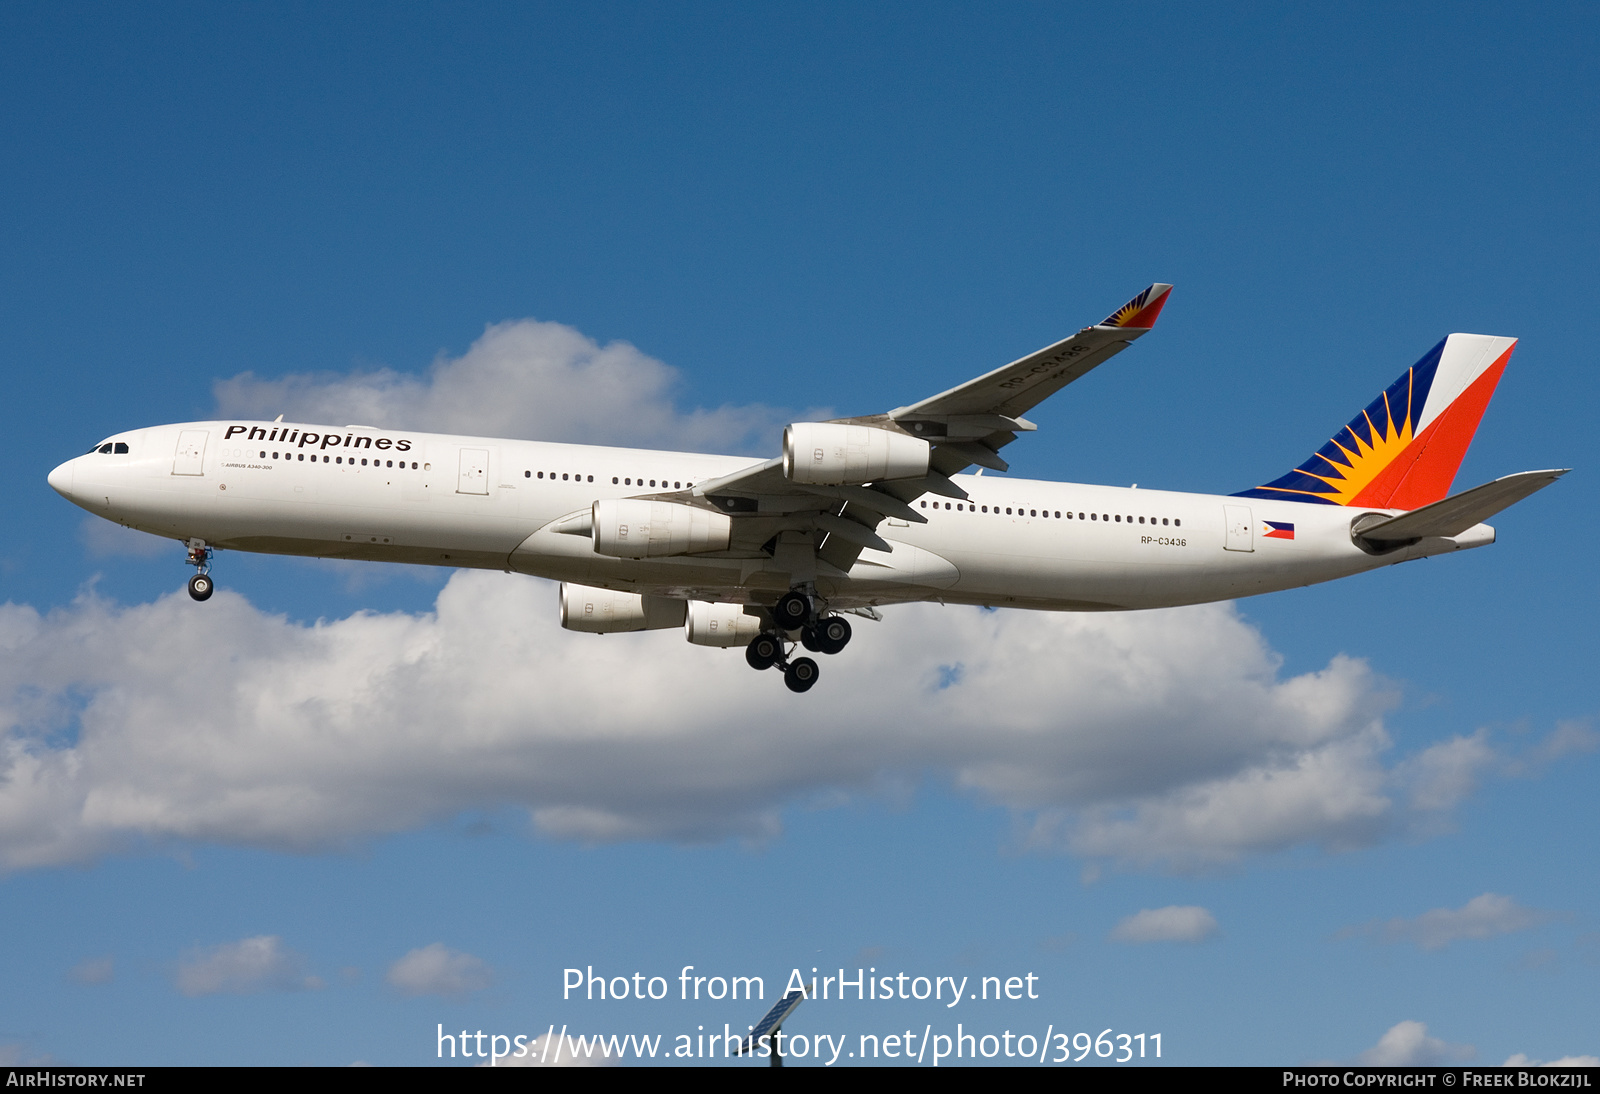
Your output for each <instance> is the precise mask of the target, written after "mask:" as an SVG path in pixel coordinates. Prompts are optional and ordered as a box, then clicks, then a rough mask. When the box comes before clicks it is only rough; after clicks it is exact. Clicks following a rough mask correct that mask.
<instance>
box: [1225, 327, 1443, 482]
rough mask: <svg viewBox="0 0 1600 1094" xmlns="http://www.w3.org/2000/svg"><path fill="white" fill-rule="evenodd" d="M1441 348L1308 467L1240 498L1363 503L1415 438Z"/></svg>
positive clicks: (1335, 438)
mask: <svg viewBox="0 0 1600 1094" xmlns="http://www.w3.org/2000/svg"><path fill="white" fill-rule="evenodd" d="M1443 348H1444V343H1443V342H1440V343H1439V345H1438V346H1436V347H1434V349H1433V351H1432V352H1431V353H1429V354H1428V355H1427V356H1426V357H1424V358H1423V359H1422V360H1420V361H1418V362H1417V363H1416V364H1415V365H1413V366H1412V367H1411V368H1409V369H1407V370H1406V372H1405V374H1404V375H1403V376H1401V377H1400V378H1399V379H1398V380H1396V381H1395V382H1394V383H1392V384H1390V385H1389V388H1388V390H1387V391H1385V392H1384V393H1383V394H1382V395H1379V396H1378V397H1377V398H1376V399H1374V400H1372V402H1370V403H1368V404H1367V408H1366V409H1365V410H1363V411H1362V412H1361V413H1360V414H1357V415H1356V416H1355V417H1354V418H1352V419H1351V420H1350V423H1349V424H1348V425H1346V426H1345V427H1344V428H1343V429H1341V430H1339V432H1338V433H1336V434H1334V436H1333V439H1332V440H1330V441H1329V442H1328V443H1327V444H1325V445H1323V446H1322V447H1321V448H1319V449H1317V451H1316V453H1315V454H1314V455H1313V456H1312V457H1311V458H1310V459H1309V460H1307V461H1306V462H1305V463H1303V464H1301V465H1300V466H1299V467H1297V468H1295V469H1294V470H1293V471H1291V472H1289V473H1288V474H1287V475H1284V476H1282V477H1280V478H1276V479H1274V480H1272V481H1271V482H1269V483H1267V484H1266V485H1265V486H1258V487H1256V488H1255V489H1254V490H1245V491H1242V492H1241V493H1240V495H1239V496H1241V497H1256V498H1282V499H1284V500H1286V501H1315V502H1323V503H1325V504H1328V505H1351V504H1360V503H1361V502H1359V501H1358V499H1360V497H1361V494H1362V492H1363V491H1364V490H1366V489H1367V487H1369V486H1371V485H1372V482H1373V480H1374V479H1376V478H1377V477H1378V476H1379V475H1381V474H1383V472H1384V470H1385V469H1387V468H1389V467H1391V466H1393V465H1394V463H1395V461H1396V460H1397V459H1398V458H1399V457H1400V456H1401V455H1403V454H1404V453H1405V451H1406V449H1408V448H1409V447H1410V446H1411V443H1412V442H1413V441H1414V440H1416V436H1417V421H1418V419H1419V418H1420V417H1421V415H1422V407H1423V404H1424V403H1426V402H1427V400H1428V391H1429V389H1430V388H1431V387H1432V385H1433V377H1434V373H1435V371H1436V370H1437V368H1438V366H1439V354H1440V351H1441V350H1442V349H1443Z"/></svg>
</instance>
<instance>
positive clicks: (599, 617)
mask: <svg viewBox="0 0 1600 1094" xmlns="http://www.w3.org/2000/svg"><path fill="white" fill-rule="evenodd" d="M685 609H686V602H685V601H682V600H676V599H674V598H672V597H670V596H640V595H639V594H638V593H622V592H617V591H616V590H615V589H596V588H592V587H590V586H588V585H574V584H572V583H571V582H567V581H563V582H562V583H561V625H562V626H563V627H565V628H566V629H567V630H569V631H584V632H586V633H588V634H616V633H618V632H619V631H659V630H666V629H667V628H669V627H681V626H683V621H684V616H685V614H686V611H685Z"/></svg>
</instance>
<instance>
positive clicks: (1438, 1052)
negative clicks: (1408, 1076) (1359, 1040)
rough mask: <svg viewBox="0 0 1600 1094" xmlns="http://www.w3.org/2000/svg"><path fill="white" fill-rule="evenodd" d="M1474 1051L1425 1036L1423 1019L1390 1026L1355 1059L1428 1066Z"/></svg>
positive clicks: (1368, 1062)
mask: <svg viewBox="0 0 1600 1094" xmlns="http://www.w3.org/2000/svg"><path fill="white" fill-rule="evenodd" d="M1476 1051H1477V1050H1476V1049H1474V1048H1473V1047H1472V1046H1471V1045H1452V1044H1448V1043H1446V1042H1444V1041H1441V1040H1440V1039H1439V1038H1437V1037H1429V1036H1428V1027H1427V1025H1426V1024H1425V1023H1422V1022H1412V1021H1406V1022H1396V1023H1395V1024H1394V1025H1393V1026H1390V1027H1389V1031H1388V1032H1387V1033H1385V1034H1384V1035H1383V1036H1382V1037H1380V1038H1379V1039H1378V1043H1377V1044H1376V1045H1374V1046H1372V1047H1371V1048H1369V1049H1367V1051H1365V1052H1363V1053H1362V1054H1361V1055H1360V1057H1358V1060H1357V1062H1358V1063H1361V1064H1365V1065H1366V1066H1367V1067H1432V1066H1435V1065H1438V1064H1448V1063H1452V1062H1454V1061H1457V1060H1470V1059H1471V1058H1472V1056H1473V1054H1474V1053H1475V1052H1476Z"/></svg>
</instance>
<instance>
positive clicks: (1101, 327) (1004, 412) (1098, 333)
mask: <svg viewBox="0 0 1600 1094" xmlns="http://www.w3.org/2000/svg"><path fill="white" fill-rule="evenodd" d="M1171 291H1172V286H1171V285H1162V284H1156V285H1151V286H1150V287H1149V288H1148V289H1146V290H1145V291H1144V292H1142V293H1140V294H1139V295H1138V296H1136V297H1134V298H1133V299H1132V300H1130V301H1128V302H1127V303H1126V304H1124V305H1122V307H1120V308H1118V309H1117V310H1116V311H1114V312H1112V313H1111V314H1110V315H1108V316H1106V318H1104V319H1102V320H1101V321H1100V322H1098V323H1096V324H1095V325H1094V326H1092V327H1084V328H1083V329H1082V330H1080V331H1079V332H1078V333H1077V334H1074V335H1072V336H1071V337H1070V338H1063V339H1062V340H1061V341H1059V342H1057V343H1055V344H1054V345H1050V346H1046V347H1045V348H1044V349H1041V350H1038V351H1037V352H1034V353H1030V354H1028V356H1026V357H1023V358H1021V359H1020V360H1016V361H1013V362H1011V363H1010V364H1009V365H1006V366H1004V367H1003V368H997V369H995V370H994V371H993V372H990V373H986V374H984V375H982V376H979V377H978V378H977V379H976V380H968V381H967V382H966V383H964V384H961V385H960V386H958V387H953V388H951V389H950V390H949V391H944V392H941V393H939V394H938V395H934V396H932V397H931V398H927V399H924V400H922V401H921V402H920V403H912V404H911V405H910V406H903V407H900V408H898V409H896V410H891V411H890V412H889V417H890V418H891V419H893V420H894V421H896V422H913V421H930V420H931V421H939V420H942V419H945V418H952V417H967V416H1001V417H1005V418H1020V417H1021V416H1022V415H1023V414H1026V413H1027V412H1028V411H1029V410H1032V409H1033V408H1034V407H1036V406H1038V405H1039V404H1040V403H1042V402H1044V401H1045V400H1046V399H1048V398H1049V397H1050V396H1051V395H1054V394H1055V393H1056V392H1058V391H1060V390H1061V389H1062V388H1064V387H1066V386H1067V385H1068V384H1070V383H1072V381H1074V380H1076V379H1078V378H1079V377H1080V376H1083V375H1084V374H1085V373H1087V372H1088V371H1089V370H1090V369H1092V368H1094V367H1095V366H1096V365H1099V364H1103V363H1104V362H1106V361H1108V360H1110V359H1111V358H1112V357H1115V356H1116V355H1117V354H1119V353H1121V352H1122V351H1123V350H1125V349H1127V348H1128V345H1129V343H1131V342H1132V341H1133V340H1134V339H1135V338H1138V337H1139V336H1140V335H1142V334H1145V333H1146V332H1148V331H1149V330H1150V328H1151V327H1153V326H1155V322H1156V316H1158V315H1160V314H1161V309H1162V307H1164V306H1165V305H1166V302H1167V295H1168V294H1169V293H1170V292H1171Z"/></svg>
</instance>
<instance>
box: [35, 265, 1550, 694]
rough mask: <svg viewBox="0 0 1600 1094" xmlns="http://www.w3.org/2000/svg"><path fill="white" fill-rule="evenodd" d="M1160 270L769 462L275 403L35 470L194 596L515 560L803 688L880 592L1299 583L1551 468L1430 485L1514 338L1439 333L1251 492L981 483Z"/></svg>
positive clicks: (980, 594) (1146, 599) (1346, 571)
mask: <svg viewBox="0 0 1600 1094" xmlns="http://www.w3.org/2000/svg"><path fill="white" fill-rule="evenodd" d="M1171 288H1172V286H1170V285H1167V284H1161V283H1157V284H1154V285H1151V286H1150V287H1149V288H1147V289H1145V290H1144V292H1142V293H1140V294H1139V295H1137V296H1135V297H1134V298H1133V299H1132V300H1130V301H1128V303H1126V304H1124V305H1123V306H1122V307H1120V308H1118V309H1117V310H1116V311H1115V312H1113V313H1112V314H1111V315H1109V316H1108V317H1106V318H1105V319H1104V320H1102V321H1101V322H1099V323H1096V324H1094V325H1093V326H1089V327H1084V328H1083V329H1082V330H1080V331H1078V332H1077V333H1076V334H1074V335H1072V336H1071V337H1069V338H1065V339H1063V340H1061V341H1059V342H1056V343H1055V344H1053V345H1050V346H1046V347H1045V348H1043V349H1041V350H1039V351H1037V352H1035V353H1031V354H1029V355H1028V356H1026V357H1023V358H1021V359H1020V360H1017V361H1013V362H1012V363H1011V364H1009V365H1006V366H1004V367H1002V368H998V369H995V370H994V371H992V372H989V373H987V374H985V375H983V376H980V377H978V378H976V379H974V380H970V381H968V382H967V383H964V384H961V385H959V386H958V387H954V388H951V389H950V390H948V391H945V392H941V393H940V394H937V395H933V396H931V397H929V398H925V399H923V400H921V401H920V402H915V403H910V404H908V405H906V406H901V407H896V408H895V409H893V410H890V411H888V412H886V413H881V414H872V415H868V416H864V417H856V418H843V419H837V420H834V421H828V422H796V423H794V424H791V425H789V426H788V427H787V428H786V429H785V430H784V434H783V445H782V452H781V454H780V455H778V456H774V457H773V458H771V459H767V460H755V461H752V460H751V459H749V458H748V457H736V456H719V455H702V454H696V453H686V452H665V451H647V450H640V449H629V448H608V447H599V446H591V445H577V444H554V443H548V442H540V441H525V440H507V439H497V438H485V437H467V436H447V435H442V434H432V433H422V432H416V431H411V430H404V429H386V428H378V427H373V426H363V425H347V426H343V427H333V426H326V425H315V424H302V423H294V422H284V421H283V420H282V418H283V416H282V415H279V416H278V418H277V419H276V420H274V421H271V422H255V421H207V422H187V423H183V424H179V425H166V426H155V427H151V428H145V429H134V430H130V431H128V432H125V433H118V434H116V435H115V436H113V437H108V438H107V439H105V440H104V441H102V442H100V443H99V444H97V445H95V447H94V448H93V449H91V450H90V451H89V452H88V453H87V454H85V455H82V456H78V457H77V458H75V459H71V460H68V461H67V462H65V463H63V464H61V465H60V466H59V467H57V468H56V469H55V470H54V471H52V472H50V476H49V482H50V485H51V486H52V487H53V488H54V489H55V490H56V491H57V492H59V493H60V494H61V495H63V496H64V497H66V498H67V499H69V500H70V501H72V502H74V503H75V504H77V505H79V506H81V507H83V508H84V509H86V510H88V511H89V512H91V513H94V514H96V515H97V516H101V517H105V518H106V519H108V520H112V521H116V522H117V523H119V524H123V525H126V526H128V527H130V528H136V529H139V530H141V531H144V532H149V533H153V534H155V535H158V536H166V537H168V538H171V539H175V540H179V541H181V542H182V543H184V544H185V545H186V546H187V548H188V562H189V564H190V565H192V566H194V567H195V574H194V576H193V577H192V578H191V579H190V581H189V595H190V596H192V597H193V598H194V599H195V600H197V601H204V600H206V599H208V598H209V597H210V596H211V594H212V591H213V584H212V579H211V576H210V564H211V559H212V553H213V552H214V551H216V550H219V549H222V550H239V551H257V552H265V553H270V554H285V555H302V556H311V557H317V558H346V559H368V560H376V561H385V562H404V563H420V564H424V565H436V566H453V567H475V568H482V569H495V570H504V571H506V572H515V573H523V574H532V575H536V576H539V577H544V578H549V579H552V580H555V581H559V582H561V587H560V597H559V603H560V620H561V625H562V626H563V627H565V628H566V629H568V630H572V631H579V632H588V633H600V634H604V633H608V632H622V631H640V630H657V629H667V628H681V629H682V630H683V632H684V635H685V637H686V638H687V639H688V641H690V642H692V643H695V644H697V645H702V646H722V647H737V646H742V647H744V649H745V657H746V660H747V661H748V662H749V664H750V665H751V667H753V668H756V669H762V670H765V669H770V668H773V667H777V668H779V669H781V670H782V675H783V678H784V682H785V684H786V686H787V687H788V688H789V689H790V690H791V691H796V692H804V691H806V690H808V689H810V688H811V686H812V685H813V684H815V683H816V681H817V678H818V675H819V669H818V665H817V662H816V661H815V660H814V659H812V658H810V657H804V656H794V654H795V653H796V650H795V646H796V645H800V646H803V647H804V648H805V649H806V650H807V651H809V652H814V653H821V654H824V655H832V654H837V653H839V652H840V651H841V650H843V649H844V647H845V646H846V644H847V643H848V642H849V641H850V637H851V633H852V628H851V623H850V620H851V619H852V618H857V619H859V618H867V619H880V618H882V616H881V613H880V611H879V609H880V608H882V607H885V606H888V605H893V604H900V603H908V602H915V601H929V600H936V601H941V602H943V603H947V604H971V605H982V606H985V607H990V608H999V607H1005V608H1029V609H1036V610H1045V611H1120V610H1130V609H1143V608H1161V607H1171V606H1176V605H1182V604H1198V603H1204V602H1208V601H1216V600H1229V599H1234V598H1237V597H1243V596H1254V595H1256V594H1260V593H1266V592H1272V591H1277V590H1282V589H1290V588H1296V587H1299V586H1303V585H1311V584H1315V583H1318V582H1323V581H1330V580H1333V579H1335V578H1341V577H1347V576H1350V575H1353V574H1357V573H1361V572H1363V571H1367V570H1373V569H1376V568H1378V567H1380V566H1390V565H1393V564H1395V563H1399V562H1407V561H1410V560H1412V559H1417V558H1425V557H1428V556H1430V555H1439V554H1446V553H1449V552H1452V551H1460V550H1466V549H1469V548H1473V547H1481V546H1484V545H1486V544H1489V543H1492V542H1494V538H1495V532H1494V529H1493V528H1491V527H1490V526H1488V525H1486V524H1484V523H1482V522H1483V521H1485V520H1487V519H1488V518H1489V517H1491V516H1493V515H1494V514H1496V513H1498V512H1499V511H1500V510H1502V509H1504V508H1506V507H1507V506H1509V505H1512V504H1514V503H1515V502H1517V501H1520V500H1522V499H1523V498H1525V497H1527V496H1529V495H1530V494H1532V493H1534V492H1535V491H1537V490H1540V489H1542V488H1544V487H1545V486H1548V485H1549V484H1550V483H1552V482H1554V481H1555V480H1556V479H1558V478H1560V477H1561V476H1562V475H1564V474H1565V473H1566V471H1567V469H1556V470H1546V471H1526V472H1522V473H1520V474H1516V475H1510V476H1507V477H1505V478H1500V479H1495V480H1494V481H1492V482H1489V483H1486V484H1484V485H1482V486H1478V487H1474V488H1473V489H1470V490H1466V491H1464V492H1462V493H1459V494H1454V495H1452V494H1450V487H1451V484H1452V483H1453V482H1454V479H1455V475H1456V471H1457V469H1458V468H1459V467H1460V464H1461V461H1462V458H1463V457H1464V456H1465V454H1466V451H1467V446H1468V445H1469V444H1470V443H1471V442H1472V438H1473V435H1474V434H1475V432H1476V431H1477V427H1478V423H1479V420H1480V419H1481V418H1482V416H1483V412H1484V409H1485V408H1486V407H1487V405H1488V402H1489V398H1490V396H1492V395H1493V393H1494V390H1495V386H1496V384H1497V383H1498V382H1499V379H1500V375H1501V373H1502V372H1503V371H1504V369H1505V366H1506V362H1507V361H1508V359H1509V358H1510V356H1511V351H1512V349H1513V348H1514V346H1515V345H1516V340H1515V339H1513V338H1502V337H1495V336H1490V335H1479V334H1451V335H1449V336H1448V337H1446V338H1445V339H1443V340H1442V341H1441V342H1439V344H1438V345H1436V346H1434V347H1433V348H1432V349H1431V350H1429V351H1428V352H1427V353H1426V354H1424V355H1423V357H1422V358H1421V360H1419V361H1418V362H1417V363H1416V364H1415V365H1413V366H1411V367H1410V368H1409V369H1407V370H1406V371H1405V372H1404V373H1403V374H1402V375H1401V376H1400V378H1399V379H1398V380H1396V381H1395V382H1394V383H1393V384H1391V385H1390V386H1389V387H1388V388H1387V389H1386V390H1385V391H1384V392H1383V393H1382V394H1380V395H1379V396H1378V397H1377V398H1376V399H1374V400H1373V401H1372V402H1371V403H1370V404H1369V405H1368V406H1367V407H1366V408H1365V409H1364V410H1362V411H1361V412H1360V413H1359V414H1357V415H1356V416H1355V417H1354V418H1353V419H1351V421H1350V423H1349V424H1348V425H1346V426H1345V427H1344V428H1343V429H1341V430H1340V431H1339V432H1338V433H1337V434H1335V435H1334V437H1333V438H1332V439H1331V440H1329V441H1328V442H1327V443H1326V444H1324V445H1323V446H1322V447H1321V448H1319V449H1317V451H1316V452H1315V453H1313V454H1312V455H1311V456H1310V457H1309V458H1308V459H1306V460H1305V462H1303V463H1301V464H1300V465H1299V466H1298V467H1296V468H1294V469H1293V470H1291V471H1289V472H1287V473H1286V474H1284V475H1281V476H1279V477H1278V478H1276V479H1273V480H1271V481H1270V482H1267V483H1265V484H1264V485H1261V486H1257V487H1253V488H1250V489H1246V490H1241V491H1238V492H1237V493H1233V494H1228V495H1208V494H1189V493H1176V492H1170V491H1162V490H1149V489H1139V488H1137V487H1134V488H1119V487H1110V486H1089V485H1080V484H1076V483H1065V482H1041V481H1034V480H1022V479H1006V478H998V477H995V476H994V475H989V476H985V475H984V471H986V470H987V471H993V472H1002V473H1003V472H1005V471H1006V470H1007V469H1008V466H1007V463H1006V461H1005V460H1004V459H1002V458H1001V456H1000V450H1001V449H1003V448H1004V447H1005V446H1006V445H1008V444H1010V443H1011V442H1012V441H1014V440H1016V439H1017V437H1018V436H1019V435H1021V434H1025V433H1030V432H1033V431H1034V430H1035V429H1036V428H1037V427H1036V426H1035V425H1034V424H1033V423H1031V422H1029V421H1028V420H1027V419H1026V418H1024V417H1023V415H1024V414H1025V413H1027V412H1028V411H1029V410H1031V409H1032V408H1033V407H1034V406H1037V405H1038V404H1039V403H1040V402H1042V401H1043V400H1044V399H1046V398H1048V397H1049V396H1051V395H1053V394H1054V393H1055V392H1057V391H1059V390H1061V389H1062V388H1063V387H1065V386H1066V385H1068V384H1070V383H1072V382H1073V381H1074V380H1077V379H1079V378H1081V377H1082V376H1084V375H1085V374H1087V373H1088V372H1089V371H1090V370H1092V369H1094V368H1096V367H1098V366H1099V365H1101V364H1104V363H1105V362H1106V361H1108V360H1109V359H1111V358H1112V357H1114V356H1115V355H1116V354H1118V353H1120V352H1122V351H1123V350H1124V349H1126V348H1127V347H1128V346H1129V345H1131V344H1132V343H1133V342H1134V341H1135V340H1136V339H1138V338H1141V337H1143V336H1144V335H1145V334H1147V333H1149V331H1150V330H1151V329H1152V328H1153V327H1154V326H1155V322H1156V318H1157V317H1158V316H1159V315H1160V313H1161V310H1162V308H1163V307H1164V306H1165V305H1166V303H1167V299H1168V295H1169V293H1170V291H1171ZM972 468H976V471H975V472H974V473H971V474H969V473H967V472H968V471H969V469H972Z"/></svg>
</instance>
